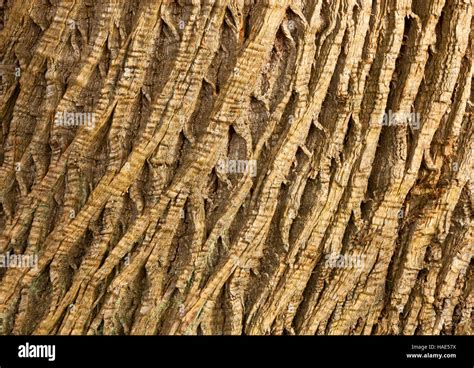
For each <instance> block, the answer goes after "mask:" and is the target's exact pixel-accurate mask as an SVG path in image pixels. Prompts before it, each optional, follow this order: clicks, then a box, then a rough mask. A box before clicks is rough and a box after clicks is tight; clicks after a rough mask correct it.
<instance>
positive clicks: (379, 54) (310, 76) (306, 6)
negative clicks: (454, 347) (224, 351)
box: [0, 0, 474, 335]
mask: <svg viewBox="0 0 474 368" xmlns="http://www.w3.org/2000/svg"><path fill="white" fill-rule="evenodd" d="M472 14H473V3H472V1H471V0H373V1H369V0H254V1H250V0H192V1H191V0H187V1H184V0H182V1H178V0H177V1H170V0H1V1H0V29H1V31H0V61H1V63H2V65H1V70H0V74H1V83H2V89H1V91H0V92H1V99H0V119H1V125H2V130H1V132H0V139H1V152H0V163H1V167H0V203H1V208H0V210H1V212H0V230H1V238H0V253H2V255H7V254H8V255H14V254H15V255H25V256H27V255H30V256H34V255H37V257H38V264H37V265H36V266H35V267H4V268H0V332H1V333H2V334H91V335H94V334H105V335H108V334H379V335H384V334H408V335H411V334H435V335H436V334H472V332H473V319H472V315H473V310H472V309H473V280H474V262H473V255H474V249H473V244H474V242H473V230H474V227H473V214H474V212H473V211H474V177H473V175H472V173H473V165H474V161H473V157H474V151H473V148H474V147H473V142H474V137H473V121H472V108H473V105H472V101H473V91H474V88H473V86H472V78H473V63H472V51H473V48H472V37H473V35H474V32H473V30H474V20H473V19H472ZM63 113H76V114H77V113H85V114H92V115H93V117H94V119H95V120H94V124H93V126H92V127H85V126H74V125H72V126H68V125H61V124H57V123H56V122H57V121H56V119H57V116H58V114H63ZM387 116H388V117H389V118H388V120H384V119H385V118H386V117H387ZM404 116H405V117H406V116H410V117H411V118H410V119H411V120H410V121H409V123H407V121H406V119H404V118H403V117H404ZM384 121H385V124H384ZM387 122H388V123H387ZM413 122H415V123H416V124H412V123H413ZM254 165H255V166H254ZM334 259H336V262H333V261H334ZM331 260H332V261H331Z"/></svg>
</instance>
